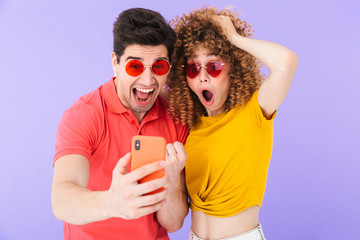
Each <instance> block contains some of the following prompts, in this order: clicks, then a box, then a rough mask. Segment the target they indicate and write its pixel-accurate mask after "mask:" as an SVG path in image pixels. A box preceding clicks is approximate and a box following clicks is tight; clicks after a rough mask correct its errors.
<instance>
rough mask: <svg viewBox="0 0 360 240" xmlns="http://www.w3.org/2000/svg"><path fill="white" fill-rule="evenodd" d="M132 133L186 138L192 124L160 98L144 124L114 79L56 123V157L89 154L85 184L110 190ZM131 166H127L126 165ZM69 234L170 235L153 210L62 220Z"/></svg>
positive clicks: (68, 236) (94, 236) (82, 236)
mask: <svg viewBox="0 0 360 240" xmlns="http://www.w3.org/2000/svg"><path fill="white" fill-rule="evenodd" d="M134 135H149V136H162V137H164V138H165V139H166V141H167V142H168V143H173V142H175V141H179V142H181V143H183V144H184V143H185V139H186V137H187V135H188V129H187V128H186V127H185V126H182V125H180V124H175V123H174V121H173V120H172V118H171V117H170V116H169V114H168V112H167V110H166V104H165V102H164V100H163V99H162V97H160V96H159V97H158V99H157V100H156V102H155V104H154V106H153V107H152V108H151V110H150V111H149V112H148V113H147V114H146V115H145V117H144V119H143V120H142V122H141V124H139V122H138V121H137V119H136V118H135V116H134V115H133V114H132V112H131V111H130V110H128V109H126V108H125V107H124V106H123V105H122V103H121V101H120V99H119V97H118V96H117V93H116V89H115V84H114V78H111V79H110V81H108V82H107V83H105V84H104V85H102V86H100V87H99V88H98V89H97V90H95V91H93V92H91V93H89V94H87V95H85V96H83V97H81V98H80V99H78V100H77V101H76V102H75V103H74V104H73V105H72V106H71V107H70V108H69V109H68V110H67V111H66V112H65V113H64V115H63V117H62V118H61V121H60V123H59V126H58V131H57V136H56V144H55V156H54V163H55V161H56V160H57V159H58V158H60V157H62V156H64V155H68V154H80V155H83V156H85V157H86V158H87V159H88V160H89V163H90V176H89V182H88V185H87V188H88V189H90V190H95V191H97V190H99V191H103V190H108V189H109V187H110V184H111V179H112V171H113V169H114V167H115V165H116V164H117V162H118V161H119V159H120V158H121V157H123V156H124V155H125V154H126V153H128V152H130V146H131V138H132V137H133V136H134ZM128 171H129V169H128ZM64 237H65V239H169V237H168V235H167V232H166V230H165V229H164V228H163V227H162V226H161V225H160V224H159V223H158V221H157V220H156V216H155V214H149V215H146V216H143V217H141V218H139V219H134V220H125V219H121V218H110V219H107V220H104V221H99V222H94V223H90V224H85V225H73V224H69V223H65V222H64Z"/></svg>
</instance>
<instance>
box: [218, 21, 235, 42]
mask: <svg viewBox="0 0 360 240" xmlns="http://www.w3.org/2000/svg"><path fill="white" fill-rule="evenodd" d="M213 19H214V21H215V22H216V23H217V24H218V25H219V26H221V28H222V30H223V32H224V34H225V35H226V37H227V38H228V40H229V41H230V42H232V39H233V37H234V36H238V35H239V34H238V33H237V31H236V29H235V27H234V24H233V23H232V21H231V19H230V17H229V16H218V15H217V16H214V17H213Z"/></svg>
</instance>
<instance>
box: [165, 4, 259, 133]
mask: <svg viewBox="0 0 360 240" xmlns="http://www.w3.org/2000/svg"><path fill="white" fill-rule="evenodd" d="M214 15H223V16H229V17H230V19H231V21H232V23H233V24H234V27H235V29H236V31H237V32H238V33H239V34H241V35H242V36H245V37H252V35H253V30H251V26H250V25H249V24H248V23H247V22H245V21H241V20H240V19H239V14H238V13H236V12H231V11H230V10H229V9H224V10H221V11H218V9H217V8H216V7H209V8H203V9H199V10H196V11H194V12H191V13H190V14H189V15H185V14H183V15H182V16H181V17H176V18H175V19H174V20H172V21H171V22H170V25H171V26H172V27H174V30H175V33H176V35H177V40H176V43H175V49H174V54H173V61H172V69H171V73H170V77H169V79H168V80H167V83H166V87H165V97H166V99H167V102H168V105H169V112H170V114H171V115H172V117H173V118H175V119H176V120H177V121H178V122H181V123H182V124H184V125H187V126H188V127H189V128H191V127H193V126H195V125H196V124H197V122H198V121H199V120H200V118H201V117H202V116H203V115H204V114H205V113H206V108H205V107H204V106H203V105H202V104H201V102H200V100H199V99H198V97H197V95H196V94H195V93H194V92H193V91H192V90H191V89H190V87H189V86H188V83H187V80H186V75H185V69H184V67H183V65H185V64H186V62H187V61H188V59H191V58H193V57H194V55H195V51H196V48H197V47H198V46H202V47H204V48H205V49H207V50H208V52H211V53H213V54H214V55H217V56H219V57H220V58H221V59H222V61H224V62H225V63H228V64H229V66H230V71H229V78H230V82H231V83H230V89H229V94H228V97H227V100H226V101H225V112H228V111H230V110H231V109H232V108H234V107H235V106H242V105H244V104H245V103H247V102H248V101H249V99H250V97H251V96H252V94H253V93H254V92H255V91H256V90H257V89H258V88H259V86H260V84H261V82H262V80H263V79H264V75H263V74H261V73H260V70H261V67H262V65H261V63H260V62H259V61H258V60H257V59H256V58H255V57H253V56H252V55H250V54H249V53H247V52H245V51H244V50H242V49H239V48H237V47H235V46H233V45H232V44H231V43H230V42H229V40H227V38H226V36H225V34H224V33H223V30H222V28H221V26H219V25H217V24H216V23H214V20H213V16H214Z"/></svg>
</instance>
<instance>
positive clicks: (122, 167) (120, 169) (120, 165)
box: [113, 153, 130, 175]
mask: <svg viewBox="0 0 360 240" xmlns="http://www.w3.org/2000/svg"><path fill="white" fill-rule="evenodd" d="M129 163H130V153H127V154H125V155H124V156H123V157H122V158H120V160H119V161H118V162H117V164H116V166H115V168H114V170H113V172H114V173H120V174H124V175H125V174H126V173H127V170H126V169H127V166H128V165H129Z"/></svg>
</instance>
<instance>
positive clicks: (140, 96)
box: [133, 88, 155, 103]
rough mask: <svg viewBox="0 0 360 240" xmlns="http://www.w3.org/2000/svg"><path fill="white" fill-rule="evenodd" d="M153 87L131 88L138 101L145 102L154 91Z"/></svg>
mask: <svg viewBox="0 0 360 240" xmlns="http://www.w3.org/2000/svg"><path fill="white" fill-rule="evenodd" d="M154 90H155V88H150V89H144V88H133V93H134V96H135V98H136V100H138V101H139V102H140V103H146V102H148V101H150V99H151V96H152V95H153V93H154Z"/></svg>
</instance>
